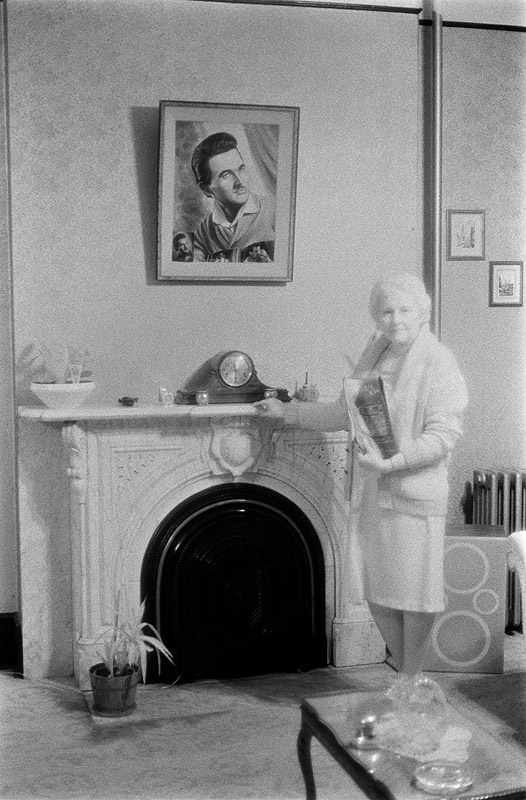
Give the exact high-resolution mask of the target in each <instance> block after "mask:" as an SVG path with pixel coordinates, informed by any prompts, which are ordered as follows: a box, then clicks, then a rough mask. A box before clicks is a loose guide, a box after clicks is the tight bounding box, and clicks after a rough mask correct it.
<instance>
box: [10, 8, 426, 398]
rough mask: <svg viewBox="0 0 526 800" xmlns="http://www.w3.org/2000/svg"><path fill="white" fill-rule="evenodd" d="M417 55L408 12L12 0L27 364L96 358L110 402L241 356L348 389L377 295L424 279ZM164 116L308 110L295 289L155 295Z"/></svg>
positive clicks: (18, 237) (20, 337) (19, 304)
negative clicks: (181, 107) (394, 283)
mask: <svg viewBox="0 0 526 800" xmlns="http://www.w3.org/2000/svg"><path fill="white" fill-rule="evenodd" d="M417 41H418V18H417V16H416V15H413V14H400V15H397V14H395V13H392V14H391V13H380V12H371V11H367V12H363V11H348V10H343V9H342V10H340V9H336V10H333V9H329V10H320V9H311V8H297V9H296V8H285V7H284V8H280V7H269V6H266V7H262V6H257V5H256V6H237V5H230V4H221V3H210V4H208V3H202V2H199V3H193V2H184V1H181V0H170V1H168V0H164V1H161V0H154V2H150V3H148V4H144V3H143V2H138V1H137V0H108V1H107V2H97V0H78V2H75V3H71V2H57V1H56V0H48V1H47V2H46V3H40V2H36V1H35V2H33V0H24V1H23V2H18V0H12V2H11V0H10V4H9V54H10V114H11V125H12V130H13V132H14V135H13V140H12V176H13V248H14V264H15V268H14V269H15V279H14V282H15V332H16V349H17V353H18V354H20V353H22V351H23V349H24V348H26V347H30V346H31V345H33V344H35V343H36V342H41V341H44V342H49V341H57V340H58V341H63V340H66V341H68V342H71V343H77V344H79V345H80V346H82V347H87V348H88V349H89V350H90V352H91V354H92V365H93V370H94V376H95V379H96V380H97V382H98V385H99V388H100V394H101V396H102V395H104V396H105V397H106V398H109V399H111V400H115V399H116V397H117V396H120V395H122V394H133V395H138V396H139V397H140V398H141V400H145V401H156V400H157V390H158V385H159V383H163V384H165V385H168V386H170V387H175V388H177V387H178V386H179V385H181V383H182V382H183V381H184V379H185V378H186V377H187V376H188V375H189V374H190V373H191V372H192V371H193V370H194V369H195V367H196V366H197V365H198V364H199V363H201V361H203V360H204V359H205V358H206V357H208V356H209V355H212V354H214V353H215V352H217V351H219V350H221V349H224V348H229V347H232V346H237V347H241V348H244V349H246V350H248V351H249V352H250V353H251V354H252V355H253V356H254V358H255V361H256V366H257V367H258V368H259V374H260V377H262V379H263V380H265V381H266V382H269V383H280V384H281V385H284V386H287V387H291V388H293V387H294V382H295V380H296V379H302V378H303V375H304V372H305V370H306V369H307V368H309V369H310V372H311V376H312V379H313V380H316V381H317V382H318V383H320V384H321V388H322V389H323V390H324V391H328V392H333V391H338V390H339V380H340V375H341V374H342V373H343V371H344V369H345V367H346V361H345V357H344V354H345V353H348V352H350V353H351V354H357V353H358V351H359V350H360V349H361V347H362V345H363V343H364V341H365V337H366V336H367V335H368V332H369V330H370V325H369V321H368V319H367V312H366V307H365V300H366V297H367V294H368V289H369V286H370V283H371V280H372V279H373V278H374V277H375V276H376V275H378V274H379V273H381V272H383V271H385V269H389V268H390V267H399V266H401V265H403V266H406V267H408V268H409V269H412V270H415V271H418V269H419V215H418V210H417V193H416V183H417V159H416V152H417V57H418V52H417ZM329 42H330V47H328V43H329ZM387 42H389V47H386V43H387ZM161 99H175V100H197V101H210V102H222V101H227V102H233V103H255V104H273V105H292V106H299V107H300V136H299V163H298V201H297V209H296V237H295V241H296V248H295V264H294V281H293V283H291V284H288V285H285V286H261V285H256V286H254V285H252V286H247V285H235V286H225V285H219V286H217V285H216V286H211V285H202V284H201V285H174V284H169V283H164V284H163V283H157V282H156V281H155V278H154V276H155V244H156V218H157V172H156V170H157V133H158V121H157V116H158V104H159V100H161ZM19 399H20V400H22V401H23V400H25V399H27V396H24V395H23V393H20V394H19Z"/></svg>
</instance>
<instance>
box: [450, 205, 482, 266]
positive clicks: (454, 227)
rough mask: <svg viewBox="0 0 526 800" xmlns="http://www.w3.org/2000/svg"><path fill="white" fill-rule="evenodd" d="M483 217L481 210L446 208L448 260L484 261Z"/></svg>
mask: <svg viewBox="0 0 526 800" xmlns="http://www.w3.org/2000/svg"><path fill="white" fill-rule="evenodd" d="M485 217H486V215H485V212H484V211H481V210H476V211H470V210H463V209H449V210H448V212H447V260H448V261H484V252H485Z"/></svg>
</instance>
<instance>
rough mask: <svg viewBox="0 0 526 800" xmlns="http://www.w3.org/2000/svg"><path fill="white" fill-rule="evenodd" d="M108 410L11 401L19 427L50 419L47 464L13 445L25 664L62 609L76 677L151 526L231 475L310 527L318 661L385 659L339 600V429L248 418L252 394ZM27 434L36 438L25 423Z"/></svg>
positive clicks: (41, 649) (36, 656)
mask: <svg viewBox="0 0 526 800" xmlns="http://www.w3.org/2000/svg"><path fill="white" fill-rule="evenodd" d="M118 410H119V411H122V412H123V413H122V414H120V415H119V416H118V417H115V416H112V411H113V409H107V410H106V412H104V410H103V409H89V408H88V407H84V408H79V409H75V412H77V411H78V415H79V416H80V414H82V415H83V418H82V419H77V420H74V419H72V416H75V415H74V414H71V415H68V414H67V412H65V413H62V415H61V417H60V416H59V415H57V413H56V412H53V411H52V410H42V411H40V410H39V413H40V417H39V416H36V415H35V414H36V413H37V412H36V410H35V409H27V408H23V409H20V412H19V413H20V418H21V419H20V427H21V429H22V430H21V434H23V433H24V431H23V429H26V428H29V429H34V428H35V423H38V424H37V426H36V427H37V428H38V429H42V428H43V429H45V430H51V431H52V432H53V435H54V439H52V440H51V441H49V442H48V451H49V452H48V455H49V461H50V463H51V464H53V463H54V464H55V466H54V467H51V466H48V468H47V469H46V468H44V463H43V455H42V450H41V449H39V456H38V459H36V461H35V459H34V455H35V454H34V451H33V449H32V448H31V447H30V448H29V449H24V450H23V452H22V454H21V458H22V472H23V474H24V494H25V495H26V496H27V499H28V502H26V504H25V508H26V513H25V515H24V518H23V519H22V522H21V553H22V555H21V576H22V579H21V582H22V611H23V618H24V630H23V646H24V668H25V672H26V674H27V675H29V676H33V677H37V676H42V675H46V674H53V673H52V672H51V670H56V667H55V665H54V663H53V664H52V663H51V661H52V658H55V659H56V657H57V654H56V653H55V654H52V650H53V648H55V647H57V641H56V637H54V636H53V634H52V632H53V631H54V630H55V629H57V628H58V627H60V624H61V620H66V621H68V620H71V622H70V623H67V624H66V625H65V630H67V631H68V632H69V641H68V637H65V638H64V641H63V642H62V648H63V650H64V652H63V654H62V657H61V663H62V664H64V663H65V662H67V657H68V652H69V653H71V652H73V654H74V657H73V661H74V663H73V664H72V665H71V666H72V667H74V672H75V675H76V676H77V679H78V682H79V684H80V685H81V686H83V687H84V686H85V685H87V668H88V667H89V666H90V664H91V663H93V650H92V647H93V642H94V640H95V638H96V636H97V635H98V632H99V630H100V627H101V626H102V625H105V624H108V622H109V620H110V617H111V614H112V610H113V608H114V592H115V589H116V587H122V588H123V589H124V594H125V595H126V596H128V597H130V598H137V599H138V597H139V594H140V578H141V568H142V565H143V561H144V556H145V552H146V549H147V547H148V544H149V543H150V541H151V539H152V537H153V535H154V532H155V531H156V529H157V528H158V526H159V525H160V524H161V523H162V522H163V520H165V519H166V517H167V516H168V515H169V514H170V513H171V512H172V511H173V510H174V509H175V508H176V507H177V506H178V505H179V504H180V503H181V502H183V501H185V500H187V499H188V498H190V497H192V496H193V495H194V494H196V493H198V492H201V491H203V490H205V489H207V488H211V487H214V486H217V485H219V484H224V483H225V482H236V481H238V480H242V481H243V483H252V484H257V485H258V486H262V487H267V488H269V489H272V490H274V491H276V492H278V493H280V494H281V495H282V496H284V497H286V498H288V499H289V500H291V501H292V502H294V503H295V504H296V505H297V506H298V508H300V509H301V510H302V511H303V512H304V514H306V516H307V517H308V519H309V520H310V522H311V523H312V525H313V527H314V529H315V530H316V532H317V534H318V537H319V541H320V544H321V547H322V550H323V554H324V562H325V584H326V600H325V607H326V635H327V639H328V643H329V646H328V663H333V664H335V665H336V666H346V665H352V664H362V663H374V662H380V661H383V660H384V657H385V648H384V646H383V643H382V640H381V637H380V635H379V633H378V631H377V630H376V628H375V626H374V624H373V623H372V620H371V618H370V616H369V612H368V611H367V609H366V607H365V606H363V607H362V606H355V605H353V604H352V603H351V602H350V601H349V600H348V599H347V591H348V590H350V589H351V588H352V587H350V585H349V581H348V580H345V575H346V559H345V553H346V540H347V537H346V531H347V515H348V502H347V499H346V498H347V496H348V469H347V458H348V453H347V447H346V444H347V437H346V434H345V433H344V432H341V433H334V434H318V433H311V432H300V431H296V430H294V429H274V427H273V426H272V425H269V423H268V421H266V420H261V419H258V418H256V417H255V416H254V409H253V408H252V407H251V406H243V405H238V406H228V407H226V406H221V407H219V406H216V407H206V408H203V407H194V408H192V409H190V410H189V409H188V408H187V407H185V408H177V407H173V408H170V409H168V411H167V410H165V409H164V408H163V409H161V408H158V409H153V408H151V409H140V408H137V409H135V408H132V409H126V410H124V409H118ZM154 411H157V412H159V413H154ZM134 412H135V413H134ZM168 412H172V413H168ZM183 412H184V413H183ZM90 414H91V416H90ZM68 416H69V419H68ZM42 423H45V424H42ZM26 433H28V434H29V435H30V436H29V438H30V440H31V441H33V443H34V442H35V439H34V437H33V438H31V430H29V431H26ZM22 438H23V436H22ZM59 439H60V440H62V443H63V445H62V447H63V452H62V456H63V455H64V454H65V455H66V463H65V464H64V459H63V458H62V459H61V454H60V450H59V449H58V446H57V445H58V440H59ZM64 445H65V447H64ZM44 448H45V445H44ZM44 461H45V458H44ZM57 461H58V462H59V465H58V466H57ZM59 468H60V469H62V470H63V473H64V474H65V475H67V478H68V481H69V491H68V488H67V485H66V486H64V484H63V490H64V493H65V496H62V498H61V501H62V505H63V506H67V505H68V503H69V509H70V517H69V521H67V519H64V520H62V525H63V527H62V529H61V530H59V529H58V526H57V522H56V520H55V519H54V518H53V510H52V509H50V508H49V507H48V505H47V501H48V497H47V495H46V493H45V491H43V488H42V482H43V476H42V472H43V471H44V474H45V475H48V474H49V472H50V471H51V472H53V470H55V471H56V470H57V469H59ZM60 542H61V543H62V544H64V543H68V542H71V564H72V568H71V575H66V574H65V572H66V567H65V563H66V562H65V559H64V554H62V556H60V554H58V553H57V554H55V553H54V552H53V543H55V548H56V547H57V546H59V543H60ZM57 572H60V573H61V575H62V579H63V581H66V580H71V582H72V587H73V590H72V596H71V597H70V596H69V594H68V593H64V592H62V591H61V581H58V580H57V578H56V573H57ZM55 586H58V589H57V590H55ZM46 632H49V633H48V634H47V633H46ZM55 674H56V672H55ZM63 674H64V673H63Z"/></svg>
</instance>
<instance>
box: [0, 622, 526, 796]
mask: <svg viewBox="0 0 526 800" xmlns="http://www.w3.org/2000/svg"><path fill="white" fill-rule="evenodd" d="M517 637H518V638H517ZM507 639H513V640H514V641H513V646H514V648H515V649H514V650H513V653H512V654H511V655H510V656H509V657H508V659H507V664H506V671H505V673H504V674H503V675H478V676H477V675H451V674H448V675H444V674H437V675H435V677H436V678H437V679H438V680H439V682H440V684H441V685H442V687H443V688H444V690H445V691H446V694H447V696H448V698H449V699H450V701H451V702H452V703H454V704H455V706H456V707H457V708H458V709H459V710H461V711H466V710H468V711H469V715H470V716H471V718H472V719H473V721H474V722H475V723H476V724H482V725H485V726H486V727H488V728H490V729H491V730H492V732H493V733H494V734H495V735H496V736H498V738H499V739H501V740H502V741H512V740H515V741H519V742H521V743H522V744H523V745H524V746H526V647H525V645H524V642H523V637H522V636H519V635H516V636H514V637H507ZM509 644H511V642H510V643H509ZM510 652H511V651H510ZM392 678H393V672H392V670H391V669H390V668H389V667H388V666H387V665H385V664H383V665H379V666H374V667H359V668H345V669H334V668H327V669H320V670H314V671H313V672H311V673H308V674H303V675H302V674H298V675H295V674H293V675H271V676H264V677H260V678H252V679H246V680H234V681H225V682H222V681H202V682H196V683H194V684H184V685H182V686H173V687H165V686H162V685H150V686H139V692H138V705H137V709H136V710H135V712H134V713H133V714H132V715H130V716H129V717H125V718H121V719H107V718H101V717H94V716H92V715H91V714H90V713H89V710H88V709H89V703H88V702H87V700H89V696H87V697H85V696H84V695H83V694H82V693H81V692H79V691H78V690H77V689H76V688H75V686H74V684H73V683H72V682H71V681H68V680H67V679H63V680H61V681H56V682H52V683H51V682H50V683H42V682H38V681H31V680H18V679H15V678H13V677H12V676H10V675H9V674H7V673H0V702H1V719H2V722H1V728H0V742H1V755H2V766H1V786H2V788H1V794H0V796H1V797H2V798H3V799H4V800H18V799H20V800H22V798H24V799H25V798H39V799H42V800H43V798H57V800H58V799H59V798H64V800H75V798H81V799H82V800H102V799H103V798H108V800H120V798H129V799H132V800H133V799H134V798H137V800H138V799H139V798H141V799H142V800H157V799H159V800H161V798H173V800H194V799H198V800H250V799H251V798H257V800H303V798H304V797H305V792H304V785H303V779H302V777H301V773H300V770H299V766H298V761H297V757H296V737H297V733H298V730H299V721H300V715H299V702H300V700H301V698H302V697H308V696H311V697H313V696H318V695H327V694H334V693H338V692H342V691H367V690H376V689H384V688H387V686H388V685H389V684H390V682H391V681H392ZM313 763H314V770H315V775H316V785H317V789H318V797H319V798H320V800H324V798H326V799H327V800H361V798H362V797H363V795H362V794H361V792H360V791H359V790H357V789H356V788H354V787H353V785H352V784H351V782H350V779H349V778H348V777H347V776H346V775H345V774H344V773H343V772H342V770H341V769H340V768H339V767H337V766H336V765H335V764H334V761H332V759H331V758H330V757H329V756H328V754H327V753H326V752H325V750H324V749H323V748H322V747H321V746H319V745H318V744H317V743H316V742H314V743H313ZM525 783H526V757H525Z"/></svg>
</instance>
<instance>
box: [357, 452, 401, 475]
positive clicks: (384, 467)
mask: <svg viewBox="0 0 526 800" xmlns="http://www.w3.org/2000/svg"><path fill="white" fill-rule="evenodd" d="M357 455H358V463H359V465H360V466H361V467H363V468H364V469H367V470H369V472H376V474H377V475H385V474H386V473H387V472H391V471H392V469H393V467H392V464H391V460H390V459H389V458H382V457H381V456H379V455H377V454H376V453H371V452H368V453H360V452H358V454H357Z"/></svg>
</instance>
